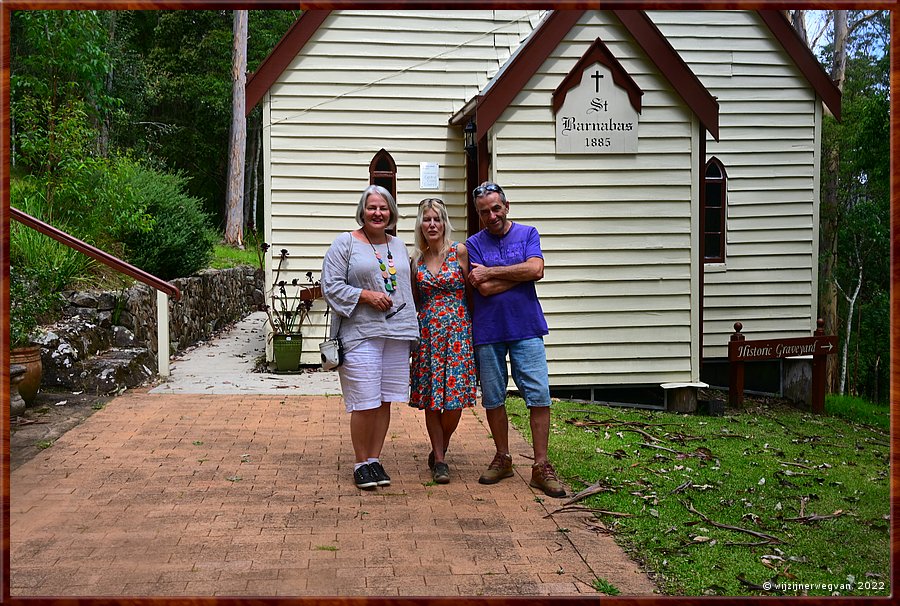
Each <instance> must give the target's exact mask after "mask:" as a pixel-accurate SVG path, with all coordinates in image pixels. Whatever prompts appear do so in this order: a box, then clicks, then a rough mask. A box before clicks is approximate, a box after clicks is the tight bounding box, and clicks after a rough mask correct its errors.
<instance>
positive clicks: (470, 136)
mask: <svg viewBox="0 0 900 606" xmlns="http://www.w3.org/2000/svg"><path fill="white" fill-rule="evenodd" d="M463 134H464V135H465V141H466V154H468V156H469V157H470V158H473V159H474V158H475V156H476V155H477V152H478V144H477V143H476V142H475V121H474V120H469V122H468V124H466V127H465V128H464V129H463Z"/></svg>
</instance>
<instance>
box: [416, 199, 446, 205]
mask: <svg viewBox="0 0 900 606" xmlns="http://www.w3.org/2000/svg"><path fill="white" fill-rule="evenodd" d="M425 204H439V205H440V206H443V205H444V201H443V200H441V199H440V198H425V199H424V200H422V201H421V202H419V206H424V205H425Z"/></svg>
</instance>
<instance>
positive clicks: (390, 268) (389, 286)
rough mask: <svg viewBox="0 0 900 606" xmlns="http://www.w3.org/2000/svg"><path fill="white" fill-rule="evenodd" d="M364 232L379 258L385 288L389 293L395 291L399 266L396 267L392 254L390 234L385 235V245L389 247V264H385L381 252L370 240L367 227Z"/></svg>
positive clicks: (376, 256)
mask: <svg viewBox="0 0 900 606" xmlns="http://www.w3.org/2000/svg"><path fill="white" fill-rule="evenodd" d="M362 233H363V235H364V236H365V237H366V240H367V241H368V242H369V246H371V247H372V252H373V253H375V258H376V259H377V260H378V268H379V269H380V270H381V277H382V278H384V289H385V290H386V291H387V292H389V293H392V292H394V290H395V289H396V288H397V268H396V267H394V255H392V254H391V245H390V244H389V242H390V236H388V235H387V234H385V235H384V236H385V240H384V245H385V246H386V247H387V265H385V264H384V260H383V259H382V258H381V253H379V252H378V251H377V250H375V245H374V244H372V241H371V240H369V234H367V233H366V230H365V229H363V230H362Z"/></svg>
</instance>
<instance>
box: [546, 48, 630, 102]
mask: <svg viewBox="0 0 900 606" xmlns="http://www.w3.org/2000/svg"><path fill="white" fill-rule="evenodd" d="M595 63H599V64H601V65H605V66H606V67H608V68H609V70H610V71H611V72H612V77H613V82H614V83H615V84H616V86H618V87H619V88H624V89H625V92H627V93H628V99H629V101H631V106H632V107H633V108H634V110H635V111H636V112H637V113H641V97H642V96H643V95H644V91H642V90H641V87H639V86H638V85H637V83H636V82H635V81H634V80H632V78H631V76H629V75H628V72H627V71H625V68H624V67H622V64H621V63H619V61H618V59H616V58H615V57H614V56H613V54H612V53H611V52H610V51H609V48H607V46H606V45H605V44H604V43H603V41H602V40H600V38H597V39H596V40H594V43H593V44H591V45H590V46H589V47H588V49H587V51H585V53H584V54H583V55H582V56H581V59H579V60H578V63H576V64H575V67H573V68H572V71H570V72H569V74H568V75H567V76H566V77H565V78H564V79H563V81H562V82H561V83H560V85H559V86H558V87H556V90H555V91H553V113H554V114H555V113H558V112H559V110H560V108H562V106H563V103H564V102H565V100H566V94H567V93H568V92H569V91H570V90H571V89H573V88H575V87H576V86H578V85H579V84H581V78H582V76H583V75H584V70H586V69H587V68H588V67H589V66H591V65H593V64H595Z"/></svg>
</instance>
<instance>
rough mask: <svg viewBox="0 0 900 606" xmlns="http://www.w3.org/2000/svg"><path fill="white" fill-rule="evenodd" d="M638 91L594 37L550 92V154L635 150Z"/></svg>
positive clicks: (634, 151) (638, 107)
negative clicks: (552, 141) (553, 119)
mask: <svg viewBox="0 0 900 606" xmlns="http://www.w3.org/2000/svg"><path fill="white" fill-rule="evenodd" d="M642 94H643V92H642V91H641V90H640V89H639V88H638V87H637V85H636V84H635V83H634V81H633V80H632V79H631V77H630V76H629V75H628V73H627V72H626V71H625V70H624V69H623V68H622V66H621V65H620V64H619V62H618V61H617V60H616V59H615V57H613V56H612V54H611V53H610V52H609V50H608V49H607V48H606V46H605V45H604V44H603V43H602V42H601V41H600V39H599V38H598V39H597V40H596V41H595V42H594V43H593V44H592V45H591V47H590V48H589V49H588V50H587V52H586V53H585V54H584V56H583V57H582V58H581V60H580V61H579V62H578V63H577V64H576V65H575V67H574V68H573V70H572V71H571V72H570V73H569V74H568V76H566V78H565V79H564V80H563V82H562V84H560V85H559V87H558V88H557V89H556V91H555V92H554V93H553V111H554V113H555V115H556V153H557V154H634V153H637V142H638V123H639V114H640V111H641V95H642Z"/></svg>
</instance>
